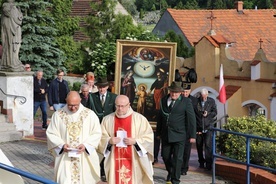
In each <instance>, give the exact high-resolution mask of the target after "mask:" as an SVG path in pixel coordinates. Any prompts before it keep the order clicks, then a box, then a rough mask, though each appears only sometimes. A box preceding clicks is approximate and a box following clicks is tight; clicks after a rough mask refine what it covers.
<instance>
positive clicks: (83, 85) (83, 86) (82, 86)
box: [81, 84, 89, 90]
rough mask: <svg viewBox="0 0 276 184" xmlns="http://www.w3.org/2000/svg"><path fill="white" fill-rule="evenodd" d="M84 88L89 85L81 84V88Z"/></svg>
mask: <svg viewBox="0 0 276 184" xmlns="http://www.w3.org/2000/svg"><path fill="white" fill-rule="evenodd" d="M84 88H89V85H88V84H82V85H81V90H82V89H84Z"/></svg>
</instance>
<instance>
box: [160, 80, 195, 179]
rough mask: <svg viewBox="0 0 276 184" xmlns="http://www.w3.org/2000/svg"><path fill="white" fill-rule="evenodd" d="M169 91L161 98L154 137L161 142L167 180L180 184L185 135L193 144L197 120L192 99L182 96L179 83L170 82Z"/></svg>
mask: <svg viewBox="0 0 276 184" xmlns="http://www.w3.org/2000/svg"><path fill="white" fill-rule="evenodd" d="M168 90H169V91H170V93H169V94H168V95H167V96H165V97H163V98H162V99H161V106H160V111H159V114H158V119H157V128H156V134H157V137H158V138H160V139H161V141H162V148H161V155H162V157H163V161H164V163H165V166H166V170H167V171H168V175H167V179H166V181H167V183H170V182H171V183H172V184H179V183H180V175H181V166H182V162H183V153H184V146H185V141H186V137H187V136H186V135H187V134H189V135H190V142H195V137H196V126H195V125H196V119H195V113H194V110H193V105H192V102H191V100H190V99H189V98H186V97H184V96H183V95H181V93H182V92H183V91H184V90H183V88H182V87H181V82H176V81H173V82H172V83H171V85H170V86H169V87H168ZM186 126H188V127H189V130H187V128H186Z"/></svg>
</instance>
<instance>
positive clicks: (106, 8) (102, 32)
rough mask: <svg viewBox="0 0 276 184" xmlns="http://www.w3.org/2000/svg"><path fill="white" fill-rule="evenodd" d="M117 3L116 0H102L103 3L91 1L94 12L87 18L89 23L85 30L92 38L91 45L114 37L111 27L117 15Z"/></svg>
mask: <svg viewBox="0 0 276 184" xmlns="http://www.w3.org/2000/svg"><path fill="white" fill-rule="evenodd" d="M115 3H116V1H115V0H102V1H101V3H98V2H95V1H92V2H91V4H90V5H91V9H92V10H94V12H93V13H92V14H91V15H89V16H88V17H87V18H86V20H85V21H86V23H87V26H86V28H85V31H86V33H87V36H89V37H90V39H91V42H90V45H91V46H92V47H94V46H95V44H97V43H100V42H103V41H109V40H111V39H112V38H113V35H112V33H111V32H110V27H111V26H112V24H113V18H114V17H115V15H114V14H115V13H114V10H115V5H116V4H115Z"/></svg>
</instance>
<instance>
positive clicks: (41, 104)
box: [34, 101, 47, 126]
mask: <svg viewBox="0 0 276 184" xmlns="http://www.w3.org/2000/svg"><path fill="white" fill-rule="evenodd" d="M39 107H40V109H41V112H42V123H43V124H42V126H46V125H47V102H46V101H42V102H34V116H35V114H36V111H37V109H38V108H39Z"/></svg>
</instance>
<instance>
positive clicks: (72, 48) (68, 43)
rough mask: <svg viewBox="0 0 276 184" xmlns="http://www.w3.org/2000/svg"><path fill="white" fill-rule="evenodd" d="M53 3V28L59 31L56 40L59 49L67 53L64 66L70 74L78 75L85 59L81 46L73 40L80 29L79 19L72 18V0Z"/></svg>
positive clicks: (57, 0)
mask: <svg viewBox="0 0 276 184" xmlns="http://www.w3.org/2000/svg"><path fill="white" fill-rule="evenodd" d="M52 3H53V6H52V8H51V13H52V15H53V18H54V21H55V24H54V25H53V26H54V27H55V28H56V29H57V30H58V33H57V35H56V37H55V39H56V42H57V45H58V47H59V48H60V49H61V50H62V51H63V52H64V53H66V61H65V63H64V65H65V67H66V68H67V70H68V72H74V73H78V71H79V70H80V68H79V63H81V61H82V60H83V58H82V55H81V49H80V44H78V43H76V42H75V41H74V40H73V33H74V32H75V31H76V30H78V29H79V18H76V17H72V16H70V13H71V8H72V0H53V1H52Z"/></svg>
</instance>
